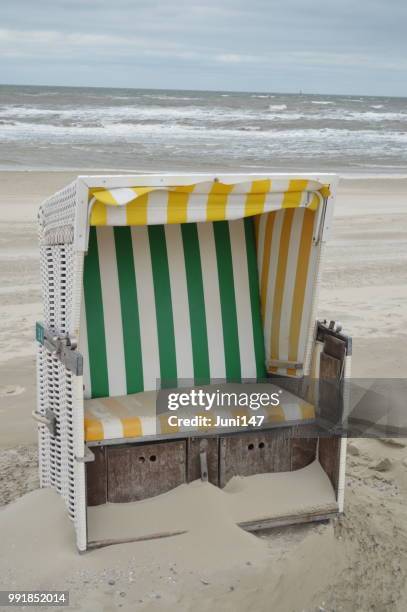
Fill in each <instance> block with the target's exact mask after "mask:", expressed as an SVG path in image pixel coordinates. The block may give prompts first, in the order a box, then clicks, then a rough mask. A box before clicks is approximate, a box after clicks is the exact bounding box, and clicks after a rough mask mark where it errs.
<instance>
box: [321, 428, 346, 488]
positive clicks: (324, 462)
mask: <svg viewBox="0 0 407 612" xmlns="http://www.w3.org/2000/svg"><path fill="white" fill-rule="evenodd" d="M340 446H341V438H340V436H330V437H328V438H320V439H319V449H318V456H319V462H320V464H321V466H322V468H323V470H324V472H326V474H327V475H328V477H329V480H330V481H331V483H332V486H333V488H334V490H335V492H338V479H339V459H340Z"/></svg>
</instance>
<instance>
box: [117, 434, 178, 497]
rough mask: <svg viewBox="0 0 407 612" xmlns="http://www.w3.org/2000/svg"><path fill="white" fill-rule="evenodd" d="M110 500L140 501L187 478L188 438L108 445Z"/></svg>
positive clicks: (164, 490)
mask: <svg viewBox="0 0 407 612" xmlns="http://www.w3.org/2000/svg"><path fill="white" fill-rule="evenodd" d="M107 475H108V476H107V481H108V487H107V501H109V502H114V503H121V502H130V501H138V500H141V499H146V498H148V497H154V496H155V495H160V494H161V493H165V492H166V491H170V490H171V489H174V488H175V487H177V486H179V485H180V484H183V483H184V482H186V442H185V440H177V441H174V442H160V443H157V444H141V445H134V446H116V447H115V446H111V447H109V448H108V449H107Z"/></svg>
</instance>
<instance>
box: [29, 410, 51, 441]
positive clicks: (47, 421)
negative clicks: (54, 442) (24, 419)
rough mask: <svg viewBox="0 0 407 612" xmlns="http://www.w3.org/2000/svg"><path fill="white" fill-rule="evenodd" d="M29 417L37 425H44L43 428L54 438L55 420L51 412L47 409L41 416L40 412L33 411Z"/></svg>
mask: <svg viewBox="0 0 407 612" xmlns="http://www.w3.org/2000/svg"><path fill="white" fill-rule="evenodd" d="M31 416H32V418H33V419H34V421H37V423H40V424H41V425H45V427H47V428H48V431H49V433H50V434H51V436H54V437H55V435H56V429H57V418H56V416H55V414H54V413H53V412H52V411H51V410H48V409H47V410H46V411H45V414H41V412H38V411H37V410H33V411H32V413H31Z"/></svg>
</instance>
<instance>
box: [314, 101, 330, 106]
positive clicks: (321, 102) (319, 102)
mask: <svg viewBox="0 0 407 612" xmlns="http://www.w3.org/2000/svg"><path fill="white" fill-rule="evenodd" d="M311 104H320V105H321V106H326V105H327V104H335V102H333V101H332V100H311Z"/></svg>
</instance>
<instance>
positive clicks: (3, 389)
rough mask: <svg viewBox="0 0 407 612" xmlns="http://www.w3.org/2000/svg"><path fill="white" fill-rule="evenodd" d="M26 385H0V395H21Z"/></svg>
mask: <svg viewBox="0 0 407 612" xmlns="http://www.w3.org/2000/svg"><path fill="white" fill-rule="evenodd" d="M24 391H25V387H20V386H19V385H2V386H0V397H10V396H12V395H21V393H24Z"/></svg>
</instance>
